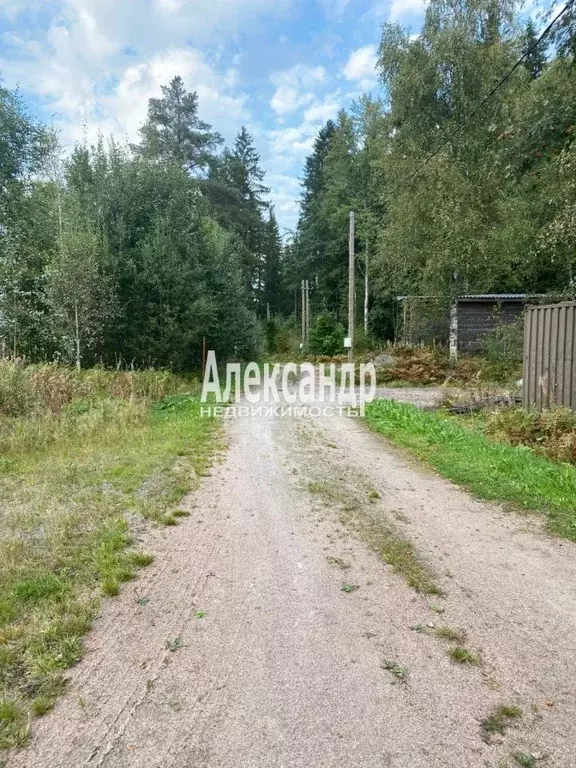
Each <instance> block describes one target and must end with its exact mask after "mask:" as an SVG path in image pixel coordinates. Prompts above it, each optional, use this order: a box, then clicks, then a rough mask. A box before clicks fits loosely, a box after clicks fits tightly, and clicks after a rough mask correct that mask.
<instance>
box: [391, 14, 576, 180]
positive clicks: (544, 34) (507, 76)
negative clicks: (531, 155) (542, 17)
mask: <svg viewBox="0 0 576 768" xmlns="http://www.w3.org/2000/svg"><path fill="white" fill-rule="evenodd" d="M575 2H576V0H570V2H568V3H566V5H565V6H564V8H562V10H561V11H560V12H559V13H558V14H557V15H556V16H555V17H554V18H553V19H552V21H551V22H550V24H548V26H547V27H546V29H545V30H544V31H543V32H542V33H541V34H540V37H539V38H538V39H537V40H536V41H535V42H534V43H533V44H532V45H531V46H530V48H528V49H527V50H526V51H524V53H523V54H522V56H521V57H520V58H519V59H518V61H517V62H516V63H515V64H514V66H513V67H512V69H511V70H510V71H509V72H507V73H506V74H505V75H504V77H503V78H502V79H501V80H500V81H499V82H498V83H497V84H496V85H495V86H494V88H492V90H491V91H490V92H489V93H488V94H487V95H486V96H485V97H484V98H483V99H482V101H481V102H480V103H479V104H477V105H476V106H475V107H474V109H473V110H472V112H470V114H469V115H468V116H467V117H465V118H464V120H462V122H461V123H460V124H459V125H458V126H457V127H456V128H455V129H454V130H453V131H452V133H451V134H450V135H449V136H448V137H447V138H446V139H445V140H444V141H443V142H442V144H440V146H439V147H437V148H436V149H435V150H434V152H432V154H430V155H428V157H427V158H426V159H425V160H423V161H422V163H420V165H419V166H418V168H416V170H414V171H412V173H410V174H409V175H408V176H406V178H405V179H403V180H402V181H401V182H400V183H399V184H397V185H396V186H395V187H394V188H393V189H392V191H391V192H390V194H391V195H392V194H394V192H397V191H398V189H400V187H402V186H404V184H408V182H410V181H412V179H413V178H414V177H415V176H417V175H418V174H419V173H420V171H421V170H422V169H423V168H424V167H425V166H426V165H428V163H429V162H430V161H431V160H433V159H434V158H435V157H436V156H437V155H438V154H439V153H440V152H441V151H442V150H443V149H444V147H445V146H446V145H447V144H449V143H450V142H451V141H452V139H453V138H454V137H455V136H456V135H457V134H458V133H460V131H461V130H462V128H464V126H466V125H468V123H469V122H470V120H472V118H473V117H474V115H476V114H477V113H478V112H479V111H480V110H481V109H482V107H483V106H484V105H485V104H487V103H488V101H490V99H491V98H492V96H494V94H495V93H496V92H497V91H498V90H499V89H500V88H501V87H502V86H503V85H504V84H505V83H507V82H508V80H509V79H510V78H511V77H512V75H513V74H514V72H516V70H517V69H518V67H520V66H521V65H522V63H523V62H524V60H525V59H526V58H527V57H528V56H529V55H530V54H531V53H532V51H534V50H536V48H538V46H539V45H540V43H541V42H542V40H544V38H545V37H547V36H548V35H549V34H550V31H551V30H552V27H553V26H554V25H555V24H556V22H557V21H559V20H560V19H561V18H562V16H564V14H565V13H566V12H567V11H569V10H570V8H571V7H572V6H573V5H574V3H575Z"/></svg>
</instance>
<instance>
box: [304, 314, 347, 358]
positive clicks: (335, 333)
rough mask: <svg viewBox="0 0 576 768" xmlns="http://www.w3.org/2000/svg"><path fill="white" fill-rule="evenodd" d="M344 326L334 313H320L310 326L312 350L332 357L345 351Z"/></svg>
mask: <svg viewBox="0 0 576 768" xmlns="http://www.w3.org/2000/svg"><path fill="white" fill-rule="evenodd" d="M344 336H345V330H344V326H343V325H342V324H341V323H339V322H338V321H337V320H336V319H335V317H334V315H331V314H330V313H324V314H321V315H318V317H316V319H315V321H314V325H313V326H312V327H311V328H310V351H311V352H312V353H313V354H315V355H326V356H328V357H332V356H334V355H338V354H342V353H343V352H344Z"/></svg>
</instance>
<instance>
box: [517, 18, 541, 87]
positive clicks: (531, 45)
mask: <svg viewBox="0 0 576 768" xmlns="http://www.w3.org/2000/svg"><path fill="white" fill-rule="evenodd" d="M537 40H538V36H537V35H536V27H535V26H534V22H533V21H532V19H529V20H528V23H527V24H526V29H525V30H524V41H523V43H524V44H523V46H522V53H523V54H526V58H525V59H524V67H525V68H526V70H527V72H528V73H529V74H530V77H531V78H532V79H533V80H535V79H536V78H537V77H540V75H541V74H542V72H543V71H544V67H545V66H546V54H545V52H544V50H543V44H540V45H537V44H536V43H537Z"/></svg>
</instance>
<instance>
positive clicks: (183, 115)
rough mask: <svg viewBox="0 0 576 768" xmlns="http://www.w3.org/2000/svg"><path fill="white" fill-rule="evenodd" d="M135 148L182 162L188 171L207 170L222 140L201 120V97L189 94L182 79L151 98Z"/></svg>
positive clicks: (149, 155) (147, 155) (144, 154)
mask: <svg viewBox="0 0 576 768" xmlns="http://www.w3.org/2000/svg"><path fill="white" fill-rule="evenodd" d="M140 136H141V143H140V145H136V146H134V149H135V150H136V151H137V152H139V153H140V154H142V155H143V156H145V157H150V158H153V159H158V160H161V161H172V162H176V163H178V165H181V166H182V167H183V168H186V169H187V170H188V171H197V170H202V169H204V168H206V167H207V166H208V164H209V162H210V159H211V157H212V155H213V153H214V151H215V149H216V147H217V146H218V144H220V143H221V142H222V138H221V137H220V135H219V134H218V133H215V132H214V131H212V127H211V126H210V125H209V124H208V123H205V122H204V121H202V120H200V118H199V117H198V94H197V93H196V91H193V92H192V93H188V92H187V91H186V89H185V88H184V83H183V81H182V78H181V77H179V76H177V77H175V78H173V80H172V81H171V83H170V85H163V86H162V98H161V99H150V100H149V102H148V117H147V120H146V122H145V123H144V125H143V126H142V128H141V129H140Z"/></svg>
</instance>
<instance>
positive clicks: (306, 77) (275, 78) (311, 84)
mask: <svg viewBox="0 0 576 768" xmlns="http://www.w3.org/2000/svg"><path fill="white" fill-rule="evenodd" d="M325 79H326V70H325V69H324V67H308V66H305V65H303V64H297V65H296V66H295V67H292V68H291V69H286V70H284V71H283V72H275V73H274V74H272V75H271V76H270V80H271V82H272V83H273V85H275V86H276V90H275V92H274V95H273V96H272V100H271V102H270V106H271V107H272V109H273V110H274V112H276V114H278V115H286V114H289V113H290V112H296V111H297V110H298V109H300V108H301V107H303V106H306V105H307V104H309V103H310V102H311V101H312V100H313V99H314V93H313V90H314V88H316V87H318V85H320V84H321V83H322V82H324V80H325Z"/></svg>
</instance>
